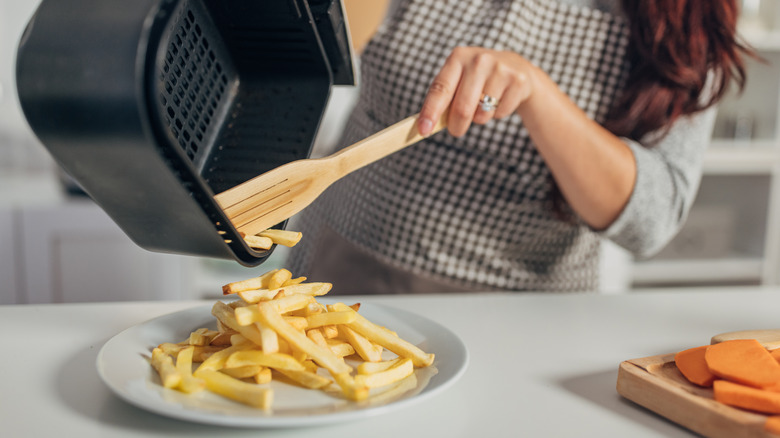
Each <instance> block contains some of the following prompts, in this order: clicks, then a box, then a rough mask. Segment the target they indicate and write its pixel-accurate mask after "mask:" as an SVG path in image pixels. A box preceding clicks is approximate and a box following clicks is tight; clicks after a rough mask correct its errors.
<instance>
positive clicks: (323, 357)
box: [258, 303, 352, 374]
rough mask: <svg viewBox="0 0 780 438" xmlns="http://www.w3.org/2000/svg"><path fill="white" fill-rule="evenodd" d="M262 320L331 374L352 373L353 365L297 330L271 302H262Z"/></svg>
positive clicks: (260, 306) (260, 305) (259, 306)
mask: <svg viewBox="0 0 780 438" xmlns="http://www.w3.org/2000/svg"><path fill="white" fill-rule="evenodd" d="M258 308H259V309H260V318H261V322H262V323H263V324H265V325H266V326H268V327H271V328H272V329H274V331H276V333H277V335H279V336H281V337H282V338H284V339H285V340H286V341H287V342H288V343H289V344H290V345H291V346H292V347H293V348H295V349H297V350H300V351H302V352H304V353H306V354H307V355H309V356H311V358H312V359H313V360H314V361H315V362H317V363H318V364H319V365H320V366H322V367H323V368H325V369H327V370H328V371H330V372H331V374H342V373H347V374H348V373H350V372H351V371H352V367H350V366H349V365H347V364H346V362H344V360H343V359H342V358H340V357H338V356H336V355H335V354H333V352H332V351H330V350H329V349H327V348H323V347H320V346H319V345H317V344H315V343H314V342H313V341H312V340H311V339H309V338H307V337H306V335H305V334H303V333H301V332H299V331H298V330H295V329H294V328H293V327H292V326H290V324H288V323H287V321H285V320H284V318H282V316H281V315H280V314H279V313H278V312H277V310H276V308H275V307H274V306H273V305H271V304H270V303H260V304H259V305H258Z"/></svg>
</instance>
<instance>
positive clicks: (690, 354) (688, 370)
mask: <svg viewBox="0 0 780 438" xmlns="http://www.w3.org/2000/svg"><path fill="white" fill-rule="evenodd" d="M708 347H709V345H702V346H701V347H694V348H689V349H687V350H683V351H681V352H679V353H677V354H675V355H674V362H675V364H676V365H677V369H679V370H680V372H681V373H682V375H683V376H685V378H686V379H688V381H689V382H691V383H693V384H695V385H699V386H704V387H710V386H712V382H713V381H714V380H715V374H712V372H710V369H709V367H708V366H707V362H706V361H705V360H704V352H705V351H706V350H707V348H708Z"/></svg>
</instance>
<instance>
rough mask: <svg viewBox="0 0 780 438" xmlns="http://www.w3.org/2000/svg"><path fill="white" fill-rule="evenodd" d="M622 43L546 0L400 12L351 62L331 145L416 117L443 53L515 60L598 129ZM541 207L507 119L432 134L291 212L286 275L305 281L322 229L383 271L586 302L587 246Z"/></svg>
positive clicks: (609, 30)
mask: <svg viewBox="0 0 780 438" xmlns="http://www.w3.org/2000/svg"><path fill="white" fill-rule="evenodd" d="M627 44H628V30H627V27H626V25H625V23H624V20H623V17H619V16H615V15H612V14H610V13H606V12H603V11H600V10H597V9H593V8H586V7H579V6H573V5H570V4H566V3H562V2H557V1H551V0H515V1H509V0H481V1H479V0H478V1H465V0H450V1H443V0H407V1H403V2H401V4H400V5H399V6H398V8H396V9H395V10H394V13H393V15H392V16H391V17H389V18H388V19H387V20H386V21H385V23H384V24H383V25H382V27H381V28H380V29H379V32H378V34H377V35H376V36H375V38H374V39H373V40H372V41H371V43H370V44H369V45H368V46H367V48H366V50H365V52H364V53H363V55H362V57H361V81H362V84H361V90H360V97H359V102H358V104H357V107H356V109H355V111H354V113H353V114H352V115H351V117H350V120H349V121H348V124H347V128H346V132H345V134H344V137H343V142H342V145H344V146H346V145H349V144H352V143H353V142H355V141H358V140H360V139H362V138H365V137H366V136H368V135H371V134H373V133H375V132H377V131H379V130H381V129H382V128H384V127H386V126H388V125H391V124H393V123H395V122H397V121H399V120H401V119H403V118H405V117H407V116H409V115H411V114H414V113H416V112H418V111H419V110H420V108H421V106H422V103H423V100H424V98H425V95H426V92H427V90H428V87H429V85H430V83H431V80H432V79H433V77H434V76H435V75H436V73H437V72H438V71H439V69H440V68H441V66H442V65H443V63H444V61H445V59H446V57H447V56H448V55H449V54H450V52H451V51H452V49H453V48H454V47H457V46H484V47H490V48H494V49H499V50H511V51H514V52H517V53H520V54H521V55H523V56H524V57H526V58H527V59H528V60H530V61H531V62H533V63H534V64H536V65H537V66H539V67H540V68H541V69H542V70H544V71H545V72H547V73H548V74H549V75H550V77H551V78H552V79H553V80H554V81H555V82H556V83H557V84H558V85H559V86H560V88H561V89H562V90H563V91H564V92H565V93H567V94H568V95H569V96H570V98H571V99H572V100H573V101H574V102H575V103H576V104H577V105H578V106H579V107H580V108H582V109H583V110H584V111H585V112H586V113H587V114H588V116H589V117H591V118H594V119H595V120H603V119H604V117H605V114H606V113H607V111H608V109H609V106H610V104H611V102H612V101H613V100H614V98H615V96H616V93H617V92H618V91H619V89H620V87H621V85H622V83H623V81H624V80H625V77H626V74H627V69H628V64H627V61H626V46H627ZM571 147H577V145H576V144H572V145H571ZM555 199H556V195H555V187H554V184H553V181H552V179H551V176H550V172H549V170H548V168H547V167H546V165H545V163H544V162H543V160H542V158H541V157H540V155H539V154H538V153H537V151H536V149H535V147H534V145H533V143H532V142H531V141H530V139H529V136H528V132H527V131H526V130H525V129H524V127H523V123H522V120H521V119H520V117H519V116H517V115H514V116H512V117H509V118H506V119H502V120H494V121H492V122H490V123H488V124H487V125H485V126H478V125H473V126H472V127H471V128H470V129H469V131H468V133H467V134H466V135H465V136H463V137H462V138H457V139H456V138H453V137H452V136H450V135H449V134H447V133H445V132H442V133H439V134H436V135H434V136H432V137H431V138H429V139H426V140H425V141H422V142H420V143H419V144H417V145H415V146H412V147H410V148H407V149H405V150H403V151H401V152H398V153H396V154H394V155H391V156H390V157H387V158H385V159H382V160H380V161H379V162H377V163H375V164H373V165H371V166H368V167H366V168H364V169H362V170H359V171H357V172H355V173H354V174H352V175H350V176H349V177H347V178H345V179H343V180H342V181H340V182H338V183H337V184H335V185H334V186H332V187H331V188H330V189H328V190H327V191H326V193H325V194H323V196H322V197H321V198H320V199H319V200H318V201H317V202H315V203H314V204H313V205H312V206H310V207H309V208H307V209H306V210H304V212H303V213H301V215H300V220H299V221H298V224H297V226H298V228H299V229H300V230H301V231H303V233H304V237H303V240H302V242H301V243H300V244H299V245H300V247H297V248H295V249H294V250H293V252H292V258H291V260H290V264H291V267H292V268H293V269H295V270H294V271H293V272H294V273H295V274H296V275H307V272H308V270H309V269H310V267H311V266H312V264H315V263H317V262H318V261H317V260H315V259H314V257H313V256H312V254H315V253H318V251H317V250H316V246H317V245H319V244H320V242H319V241H320V232H321V231H322V230H323V229H324V228H327V229H330V230H332V231H334V232H335V233H337V234H338V235H340V236H341V237H343V238H344V239H346V240H347V241H349V242H351V243H352V244H354V245H355V246H356V247H358V248H360V249H361V250H362V251H364V252H365V253H366V254H368V255H370V256H371V257H374V258H376V259H378V260H380V261H382V262H383V263H386V264H388V265H391V266H393V267H395V268H398V269H402V270H405V271H408V272H412V273H414V274H415V275H422V276H426V277H429V278H438V279H442V280H444V279H446V281H451V282H452V284H457V285H459V286H461V287H463V288H470V289H484V290H537V291H567V290H578V291H582V290H593V289H595V288H597V286H598V251H599V236H598V235H597V234H596V233H594V232H593V231H592V230H590V229H589V228H588V227H587V226H585V225H584V224H583V223H582V222H581V221H578V220H576V219H573V220H562V218H561V215H560V213H561V212H560V209H558V210H556V208H554V204H555ZM319 253H322V252H321V251H319ZM356 269H359V267H356ZM320 280H322V279H320ZM324 280H326V281H327V279H324ZM334 289H335V288H334ZM367 292H370V291H367Z"/></svg>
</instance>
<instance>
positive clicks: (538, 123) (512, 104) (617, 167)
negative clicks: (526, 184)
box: [418, 47, 637, 230]
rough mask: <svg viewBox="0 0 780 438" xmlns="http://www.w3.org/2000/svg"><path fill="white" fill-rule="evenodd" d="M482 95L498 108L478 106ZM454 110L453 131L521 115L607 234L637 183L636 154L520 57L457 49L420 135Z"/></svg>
mask: <svg viewBox="0 0 780 438" xmlns="http://www.w3.org/2000/svg"><path fill="white" fill-rule="evenodd" d="M484 95H488V96H491V97H494V98H496V99H498V105H497V106H496V108H495V109H493V110H490V111H485V110H483V109H482V108H481V106H480V100H481V99H482V97H483V96H484ZM447 107H449V116H448V120H447V125H448V129H449V131H450V134H452V135H454V136H456V137H458V136H462V135H463V134H465V133H466V131H467V130H468V128H469V125H471V124H472V123H477V124H485V123H487V122H489V121H490V120H491V119H498V118H502V117H506V116H508V115H510V114H512V113H514V112H517V113H518V114H519V115H520V116H521V117H522V118H523V126H524V127H525V128H526V129H527V130H528V134H529V136H530V137H531V140H533V142H534V145H535V146H536V149H537V151H539V154H540V155H541V157H542V158H543V159H544V161H545V163H546V164H547V167H548V168H549V169H550V172H551V173H552V176H553V177H554V178H555V180H556V182H557V183H558V186H559V188H560V189H561V192H562V193H563V196H564V197H565V198H566V200H567V201H568V202H569V204H570V205H571V206H572V208H574V210H575V211H576V212H577V214H579V215H580V217H581V218H582V219H583V220H585V222H587V223H588V224H589V225H590V226H591V227H593V228H594V229H599V230H600V229H605V228H606V227H608V226H609V225H610V224H611V223H612V222H613V221H614V220H615V218H617V217H618V215H619V214H620V212H621V211H622V210H623V207H625V205H626V203H627V202H628V199H629V197H630V196H631V192H632V191H633V187H634V181H635V179H636V174H637V173H636V172H637V170H636V163H635V161H634V156H633V152H631V150H630V148H629V147H628V146H627V145H626V143H624V142H623V141H622V140H621V139H619V138H618V137H616V136H615V135H613V134H612V133H610V132H609V131H607V130H606V129H604V128H603V127H602V126H601V125H599V124H598V123H596V122H595V121H593V120H591V119H590V118H588V116H587V115H586V114H585V113H584V112H583V111H582V110H581V109H580V108H579V107H577V105H575V104H574V102H572V101H571V99H569V97H568V96H567V95H566V94H564V93H563V92H562V91H561V90H560V88H558V85H557V84H555V82H553V80H552V79H551V78H550V77H549V76H548V75H547V74H545V73H544V72H543V71H542V70H541V69H539V68H538V67H536V66H534V65H533V64H531V63H530V62H529V61H528V60H526V59H525V58H523V57H522V56H520V55H519V54H517V53H513V52H502V51H496V50H489V49H485V48H481V47H458V48H456V49H455V50H453V51H452V54H451V55H450V57H449V58H447V61H446V62H445V63H444V66H443V67H442V69H441V71H440V72H439V74H438V75H436V78H435V79H434V80H433V83H432V84H431V87H430V89H429V91H428V95H427V96H426V98H425V102H424V103H423V107H422V110H420V117H419V122H418V130H419V131H420V134H421V135H423V136H427V135H429V134H430V132H431V129H432V127H433V125H434V124H433V121H434V120H439V117H441V115H442V114H444V111H445V110H446V109H447Z"/></svg>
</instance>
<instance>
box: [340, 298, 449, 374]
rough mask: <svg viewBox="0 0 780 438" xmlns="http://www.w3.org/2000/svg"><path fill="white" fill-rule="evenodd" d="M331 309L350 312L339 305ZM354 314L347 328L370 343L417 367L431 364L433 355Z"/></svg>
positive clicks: (342, 305)
mask: <svg viewBox="0 0 780 438" xmlns="http://www.w3.org/2000/svg"><path fill="white" fill-rule="evenodd" d="M333 308H334V309H336V310H347V309H349V310H352V309H351V308H350V307H349V306H347V305H345V304H341V303H337V304H334V305H333ZM355 313H356V314H357V319H355V321H354V322H351V323H349V324H347V326H348V327H349V328H351V329H352V330H354V331H356V332H357V333H360V334H361V335H363V336H365V337H366V338H368V339H369V340H371V341H372V342H376V343H377V344H379V345H381V346H383V347H385V348H387V349H388V350H390V351H392V352H393V353H395V354H397V355H399V356H403V357H408V358H411V359H412V362H413V363H414V365H415V366H417V367H427V366H429V365H431V364H432V363H433V360H434V355H433V354H428V353H425V352H424V351H422V350H421V349H420V348H418V347H417V346H416V345H413V344H411V343H409V342H407V341H406V340H404V339H401V338H400V337H398V336H397V335H394V334H392V333H391V332H390V331H388V330H386V329H384V328H382V327H379V326H377V325H376V324H374V323H372V322H371V321H369V320H367V319H366V318H364V317H363V316H362V315H360V314H359V313H357V312H355Z"/></svg>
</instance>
